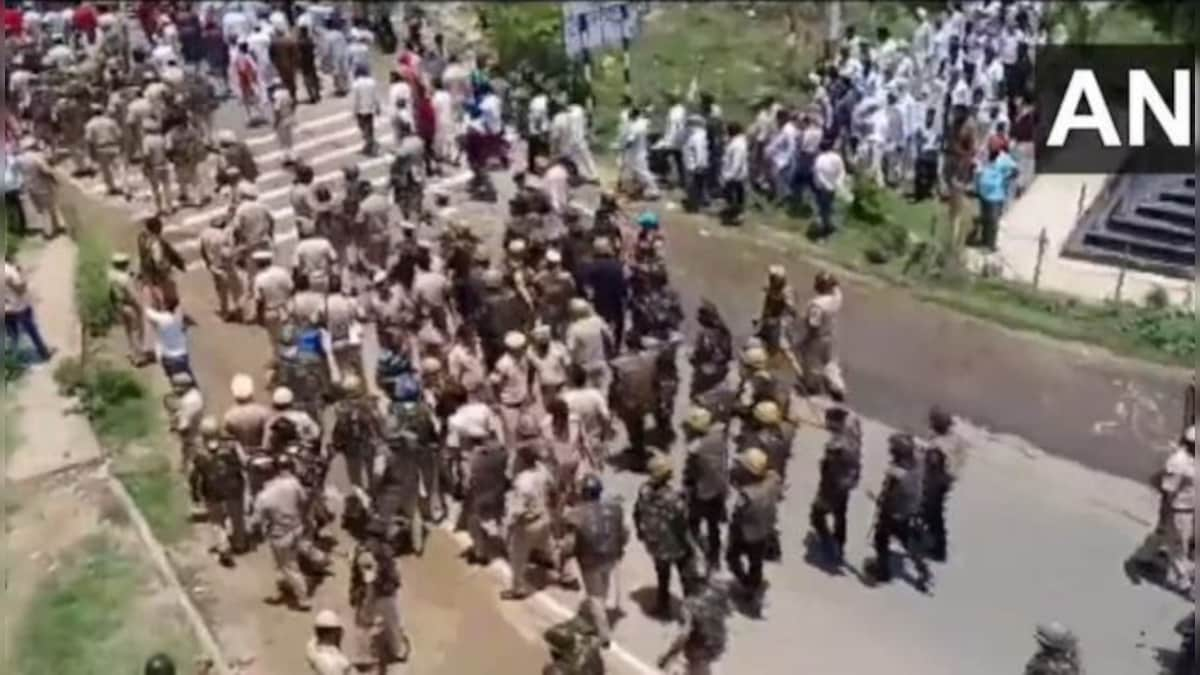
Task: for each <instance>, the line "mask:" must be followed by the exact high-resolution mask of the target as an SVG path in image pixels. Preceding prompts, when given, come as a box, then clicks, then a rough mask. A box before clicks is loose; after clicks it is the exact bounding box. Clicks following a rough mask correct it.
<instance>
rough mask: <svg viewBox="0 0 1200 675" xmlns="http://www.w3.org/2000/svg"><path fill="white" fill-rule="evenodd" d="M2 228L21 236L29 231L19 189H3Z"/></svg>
mask: <svg viewBox="0 0 1200 675" xmlns="http://www.w3.org/2000/svg"><path fill="white" fill-rule="evenodd" d="M4 229H6V230H8V231H9V232H12V233H13V234H18V235H21V236H24V235H26V234H28V233H29V220H28V219H26V218H25V205H24V204H22V203H21V191H20V190H5V191H4Z"/></svg>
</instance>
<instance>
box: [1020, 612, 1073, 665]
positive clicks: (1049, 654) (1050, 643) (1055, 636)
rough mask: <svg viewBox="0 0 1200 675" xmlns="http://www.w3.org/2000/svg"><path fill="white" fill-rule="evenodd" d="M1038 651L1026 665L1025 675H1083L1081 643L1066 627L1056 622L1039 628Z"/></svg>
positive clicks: (1036, 634)
mask: <svg viewBox="0 0 1200 675" xmlns="http://www.w3.org/2000/svg"><path fill="white" fill-rule="evenodd" d="M1034 639H1036V640H1037V643H1038V651H1037V653H1036V654H1034V655H1033V658H1032V659H1030V660H1029V663H1027V664H1026V665H1025V675H1083V664H1082V662H1081V661H1080V658H1079V642H1078V640H1076V639H1075V634H1074V633H1072V632H1071V631H1070V630H1068V629H1067V627H1066V626H1064V625H1062V624H1061V623H1058V622H1057V621H1055V622H1054V623H1050V624H1043V625H1040V626H1038V627H1037V631H1036V632H1035V633H1034Z"/></svg>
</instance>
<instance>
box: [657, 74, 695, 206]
mask: <svg viewBox="0 0 1200 675" xmlns="http://www.w3.org/2000/svg"><path fill="white" fill-rule="evenodd" d="M668 100H669V102H670V103H671V107H670V108H669V109H668V110H667V119H666V124H665V126H664V127H663V133H662V137H661V138H659V139H658V143H656V144H655V145H654V149H655V150H664V151H666V153H667V155H668V157H670V161H671V163H672V164H674V165H675V172H676V175H677V176H678V178H679V185H680V186H686V185H687V172H686V171H685V170H684V167H683V144H684V142H685V141H687V131H688V130H687V108H685V107H684V106H683V101H681V100H680V98H679V96H678V95H675V94H672V95H671V96H669V97H668Z"/></svg>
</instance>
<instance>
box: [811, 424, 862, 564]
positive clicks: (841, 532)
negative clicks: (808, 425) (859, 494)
mask: <svg viewBox="0 0 1200 675" xmlns="http://www.w3.org/2000/svg"><path fill="white" fill-rule="evenodd" d="M825 428H826V429H828V430H829V434H830V438H829V440H828V441H827V442H826V443H825V454H824V455H823V456H822V457H821V465H820V479H819V482H818V483H817V495H816V497H815V498H814V499H813V502H812V507H811V509H810V510H809V515H808V520H809V523H810V524H811V525H812V528H813V532H815V533H816V535H817V539H818V541H819V542H820V544H821V545H822V547H823V548H824V549H825V552H826V554H827V555H828V556H829V560H830V562H831V563H832V564H834V565H837V566H839V567H840V565H841V562H842V559H843V558H842V556H843V552H844V551H845V548H846V509H847V507H848V505H849V502H850V493H851V492H853V491H854V488H856V487H858V481H859V478H860V477H861V476H862V426H861V425H860V424H859V421H858V418H857V417H853V416H851V415H850V412H849V411H847V410H846V409H845V408H842V407H832V408H829V409H828V410H826V411H825ZM830 516H832V517H833V531H832V532H830V530H829V517H830Z"/></svg>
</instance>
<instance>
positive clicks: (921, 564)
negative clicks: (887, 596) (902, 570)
mask: <svg viewBox="0 0 1200 675" xmlns="http://www.w3.org/2000/svg"><path fill="white" fill-rule="evenodd" d="M914 523H915V520H914V519H912V518H907V517H904V518H901V517H896V516H893V515H890V514H886V513H880V514H879V516H878V519H877V520H876V521H875V567H876V572H875V578H876V579H878V580H879V581H891V579H892V540H893V539H895V540H896V541H898V542H900V545H901V546H903V547H904V549H905V551H907V552H908V555H909V557H911V558H912V561H913V565H914V566H915V567H916V568H917V575H918V577H919V579H920V582H922V583H926V582H928V581H929V579H930V578H932V576H933V575H932V574H931V573H930V571H929V565H927V564H926V563H925V557H924V555H923V553H922V551H921V545H920V541H919V540H920V536H919V534H920V533H919V531H918V529H917V528H916V527H914Z"/></svg>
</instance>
